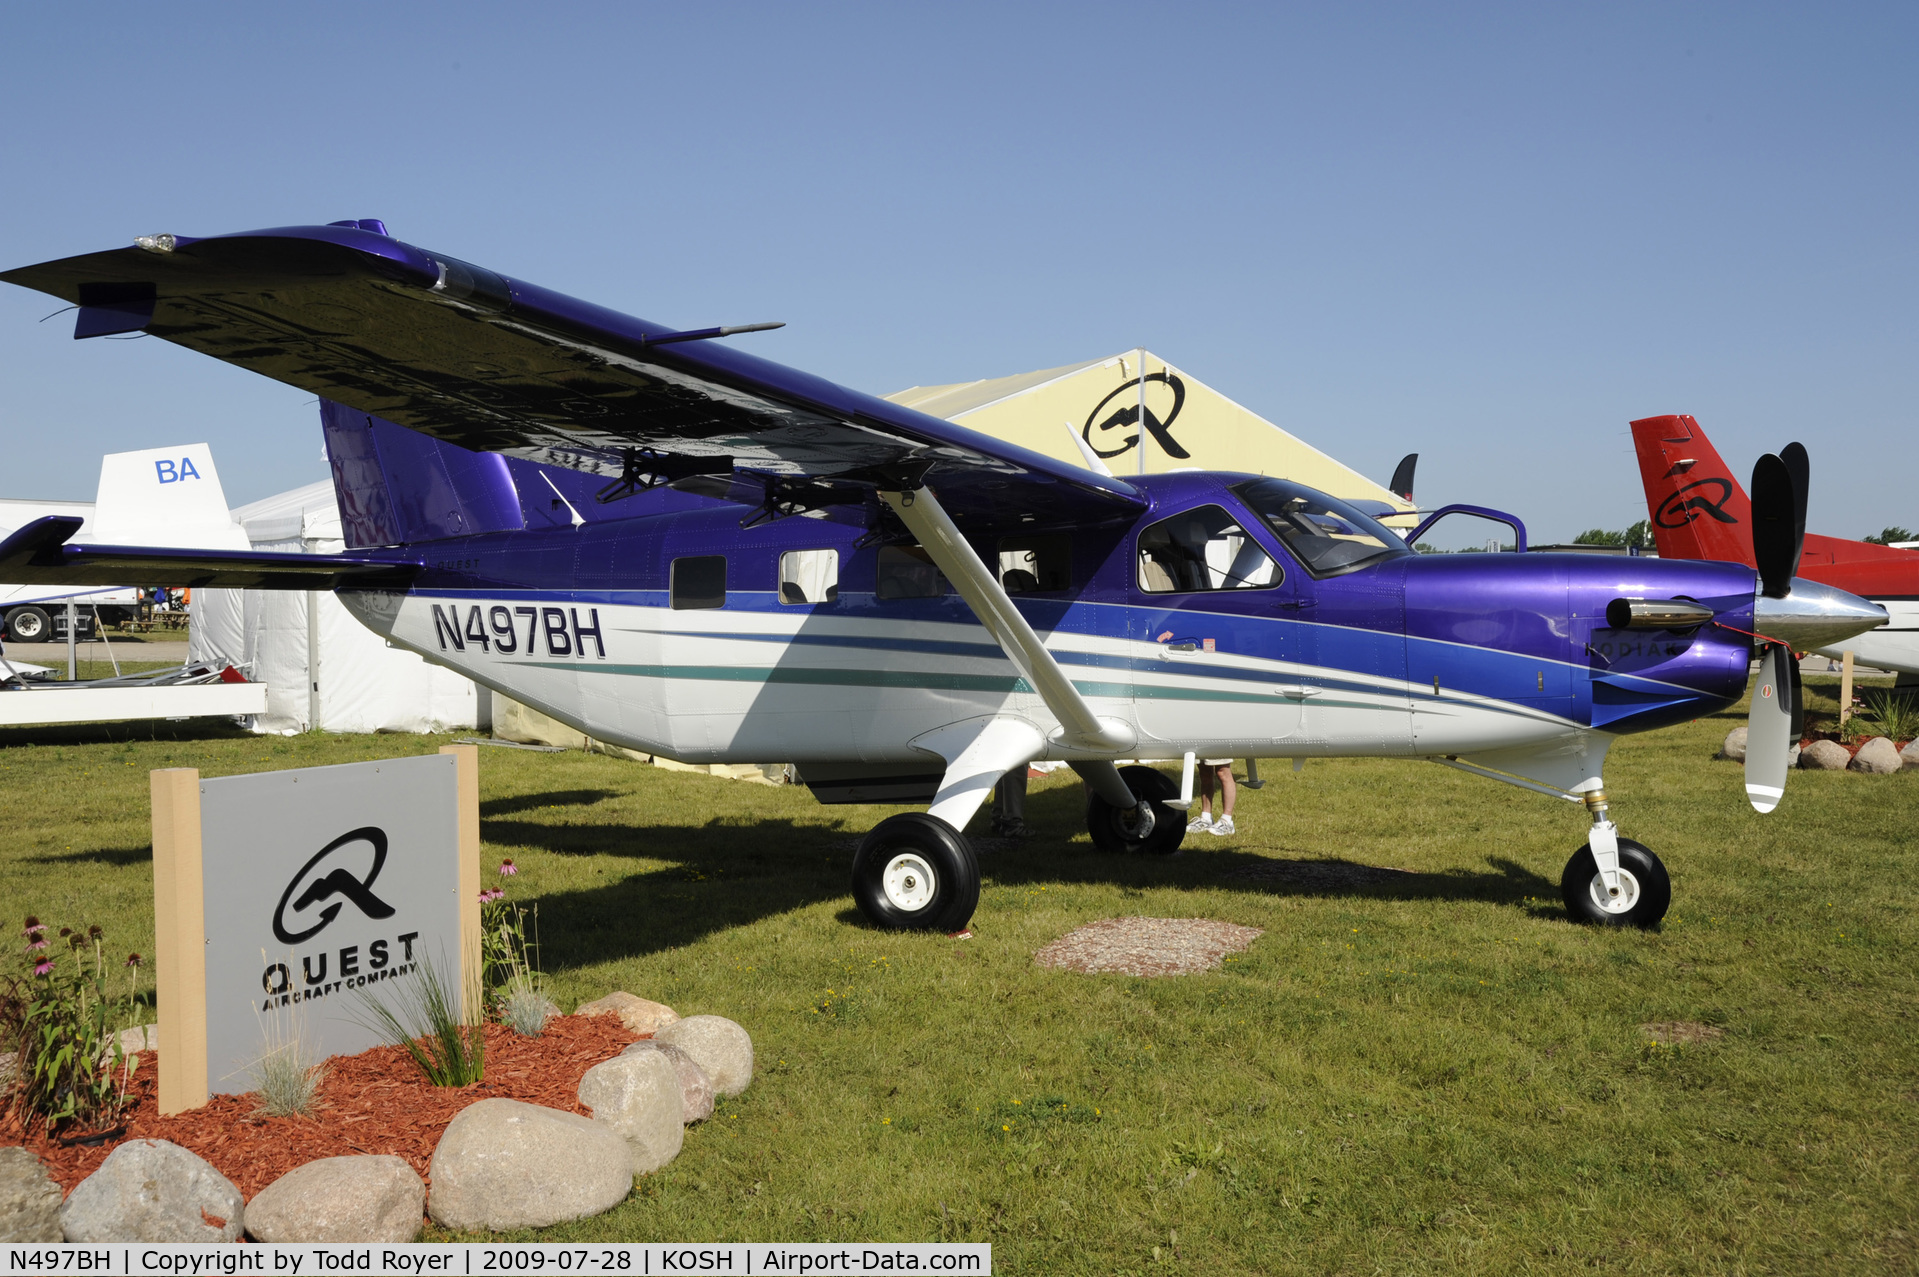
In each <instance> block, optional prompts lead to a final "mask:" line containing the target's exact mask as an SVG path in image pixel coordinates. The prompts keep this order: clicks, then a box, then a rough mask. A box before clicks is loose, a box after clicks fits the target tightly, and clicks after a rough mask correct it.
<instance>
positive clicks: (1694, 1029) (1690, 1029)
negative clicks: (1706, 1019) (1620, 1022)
mask: <svg viewBox="0 0 1919 1277" xmlns="http://www.w3.org/2000/svg"><path fill="white" fill-rule="evenodd" d="M1639 1029H1640V1032H1642V1033H1644V1034H1645V1035H1646V1036H1647V1037H1649V1038H1651V1039H1652V1040H1653V1041H1655V1042H1657V1043H1659V1045H1661V1046H1696V1045H1698V1044H1699V1043H1701V1042H1711V1041H1714V1040H1715V1039H1718V1038H1723V1037H1725V1036H1726V1031H1725V1030H1724V1029H1716V1028H1714V1027H1713V1026H1712V1025H1710V1024H1700V1023H1698V1022H1697V1021H1694V1020H1654V1021H1653V1022H1652V1023H1651V1024H1642V1025H1640V1026H1639Z"/></svg>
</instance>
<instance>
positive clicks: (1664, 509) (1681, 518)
mask: <svg viewBox="0 0 1919 1277" xmlns="http://www.w3.org/2000/svg"><path fill="white" fill-rule="evenodd" d="M1697 488H1713V489H1716V490H1717V491H1718V493H1719V496H1718V498H1717V499H1714V498H1712V497H1709V496H1706V495H1705V494H1704V493H1700V494H1699V495H1697V496H1691V497H1689V496H1687V495H1686V494H1687V493H1688V492H1692V491H1693V490H1694V489H1697ZM1730 500H1732V484H1731V482H1730V481H1728V480H1725V479H1701V480H1699V481H1698V482H1697V483H1689V484H1687V485H1686V486H1685V487H1683V488H1681V489H1679V491H1677V492H1675V493H1673V494H1672V495H1671V496H1669V497H1667V498H1666V499H1665V501H1663V502H1661V503H1660V506H1659V509H1658V510H1657V511H1656V512H1655V513H1654V514H1653V516H1652V521H1653V522H1654V523H1656V524H1658V525H1659V526H1660V527H1662V528H1683V527H1685V526H1686V525H1687V524H1688V523H1691V522H1692V521H1693V520H1694V519H1697V518H1698V517H1699V516H1700V515H1701V514H1702V513H1703V514H1708V515H1711V516H1712V517H1713V518H1715V519H1717V520H1719V522H1721V523H1737V522H1739V520H1737V519H1735V518H1733V517H1732V516H1731V515H1730V514H1727V513H1726V511H1725V509H1724V506H1725V504H1726V502H1728V501H1730Z"/></svg>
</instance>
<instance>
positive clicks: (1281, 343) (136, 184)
mask: <svg viewBox="0 0 1919 1277" xmlns="http://www.w3.org/2000/svg"><path fill="white" fill-rule="evenodd" d="M1915 54H1919V9H1916V8H1914V7H1913V6H1910V5H1892V4H1886V5H1851V6H1848V5H1825V6H1805V5H1801V6H1790V7H1788V6H1768V5H1758V4H1740V5H1731V4H1727V5H1685V4H1659V5H1633V4H1611V5H1581V6H1575V5H1553V4H1547V5H1539V4H1532V5H1515V6H1510V7H1504V6H1492V5H1480V6H1441V5H1432V4H1426V5H1339V6H1334V5H1323V6H1311V7H1302V6H1282V5H1242V6H1216V5H1178V6H1172V5H1166V6H1157V5H1129V4H1124V3H1108V4H1100V5H1083V6H1082V5H1047V4H1020V5H965V4H946V5H903V4H875V5H809V4H763V5H762V4H708V5H672V6H665V5H648V4H608V5H593V4H565V5H547V6H540V7H538V8H535V7H533V6H507V5H486V4H466V5H459V6H454V5H425V4H385V5H371V4H365V5H363V4H355V3H336V4H330V5H326V6H310V5H303V6H281V5H258V4H253V5H244V6H243V5H232V6H223V5H211V4H182V5H175V6H164V7H161V8H155V7H153V6H151V5H86V6H81V5H36V6H17V7H16V8H15V9H14V10H12V11H11V12H10V14H9V18H8V24H7V36H6V39H5V41H4V44H0V112H4V118H5V119H6V120H7V121H8V124H7V127H6V128H5V129H4V130H0V174H4V178H5V181H4V186H3V187H0V190H3V191H4V196H5V197H4V200H0V232H3V233H0V243H3V244H4V245H5V250H4V252H3V253H0V259H4V263H5V264H6V265H9V266H11V265H20V264H25V263H28V262H33V261H40V260H44V259H47V258H53V257H59V256H65V255H68V254H71V253H79V252H87V251H92V250H95V249H100V248H105V247H111V246H115V245H120V244H124V243H126V242H127V241H129V240H130V239H131V238H132V237H133V236H134V235H136V234H142V233H148V232H155V231H163V230H164V231H175V232H179V233H183V234H196V235H204V234H219V233H223V232H228V231H236V230H244V229H249V228H253V227H263V226H277V225H286V224H290V223H304V222H322V221H331V220H334V219H338V218H345V217H382V218H385V219H386V220H387V222H388V224H389V226H390V227H391V228H392V229H393V231H394V233H395V234H397V235H398V236H400V237H401V238H403V239H408V240H411V241H413V242H415V243H419V244H421V245H423V246H427V247H431V248H437V249H440V250H442V251H445V252H447V253H451V254H453V255H456V256H459V257H463V258H466V259H468V260H471V261H476V262H480V263H482V264H484V265H487V266H490V267H492V268H494V269H496V270H499V271H502V272H504V273H506V274H509V275H514V276H518V277H521V278H524V279H528V280H531V281H534V282H537V283H540V284H544V285H546V286H549V287H553V288H558V289H561V290H563V291H566V292H570V293H574V294H576V295H578V296H582V297H586V298H589V299H592V300H594V301H598V302H601V303H604V304H607V305H611V306H614V307H616V308H618V309H622V310H627V311H631V312H634V313H637V314H641V315H644V316H646V317H648V318H652V319H656V320H659V321H662V322H668V323H674V324H682V325H685V326H689V327H692V326H699V325H705V324H713V323H741V322H751V321H756V320H762V319H781V320H785V321H787V323H788V325H789V326H788V327H787V328H786V329H784V330H782V331H780V332H778V333H771V334H763V335H757V336H752V337H748V338H742V339H736V340H739V341H740V342H741V343H742V344H743V345H746V346H747V348H749V349H751V350H753V351H754V352H755V353H759V354H763V355H766V356H768V357H770V358H774V359H778V360H780V361H782V362H786V363H790V364H794V365H797V366H799V367H802V368H806V369H808V370H810V371H813V372H817V373H821V374H823V375H825V376H828V377H832V378H834V379H836V380H839V381H842V382H845V383H846V384H848V385H851V386H855V387H857V388H859V389H862V390H869V391H874V392H877V393H885V392H888V391H892V390H896V389H899V388H901V387H904V386H908V385H912V384H915V383H932V382H945V381H958V380H964V379H970V378H974V377H983V376H997V375H1001V374H1005V373H1010V372H1017V371H1023V370H1026V369H1031V368H1041V367H1048V366H1051V365H1056V364H1063V363H1068V362H1072V361H1076V360H1081V359H1086V358H1091V357H1094V356H1100V355H1107V354H1111V353H1114V352H1116V351H1118V350H1121V349H1124V348H1128V347H1132V346H1135V345H1145V346H1147V347H1149V348H1150V349H1152V350H1154V351H1155V352H1157V353H1159V354H1161V355H1164V356H1165V357H1166V358H1168V359H1170V360H1172V361H1173V362H1174V363H1176V364H1178V365H1180V366H1181V367H1182V368H1185V369H1187V370H1189V371H1191V372H1192V373H1193V374H1194V375H1196V376H1199V377H1200V378H1202V379H1203V380H1206V381H1208V382H1210V383H1211V384H1212V385H1214V386H1216V387H1217V388H1218V389H1220V390H1221V391H1223V392H1225V393H1226V394H1228V395H1230V396H1232V397H1233V398H1235V399H1238V400H1239V401H1240V402H1242V403H1244V404H1246V405H1248V406H1249V407H1251V408H1253V409H1255V410H1256V411H1258V412H1260V413H1262V414H1263V415H1265V416H1267V417H1269V418H1270V419H1272V420H1273V421H1275V422H1277V423H1278V424H1280V425H1281V426H1284V427H1285V428H1286V429H1288V430H1291V431H1293V432H1294V433H1296V434H1299V435H1300V436H1302V437H1304V438H1305V439H1307V440H1309V441H1311V442H1313V443H1315V444H1317V445H1318V446H1320V447H1322V448H1325V449H1326V450H1328V451H1330V452H1332V453H1333V454H1334V455H1336V456H1338V457H1340V458H1341V459H1342V460H1344V461H1346V462H1348V463H1349V464H1351V465H1354V466H1355V467H1357V468H1359V469H1361V470H1363V471H1365V472H1366V473H1368V474H1371V475H1373V476H1374V477H1376V478H1378V479H1381V480H1384V479H1385V478H1386V476H1387V475H1388V474H1389V473H1390V471H1391V469H1392V466H1393V463H1394V461H1396V460H1397V459H1398V457H1399V456H1400V455H1401V454H1402V453H1405V452H1409V451H1418V452H1420V453H1422V454H1423V460H1422V462H1421V470H1420V496H1421V498H1422V499H1423V500H1425V501H1428V502H1434V501H1439V500H1452V501H1471V502H1477V503H1481V504H1488V505H1494V506H1500V507H1504V508H1507V509H1509V510H1511V511H1513V512H1514V513H1516V514H1518V515H1520V516H1521V517H1522V518H1524V519H1525V520H1526V521H1527V522H1528V523H1529V524H1530V525H1531V530H1532V533H1533V536H1534V538H1535V539H1536V540H1553V539H1563V538H1569V537H1570V536H1572V535H1573V534H1574V533H1576V532H1578V531H1579V530H1581V529H1582V528H1586V527H1590V526H1593V525H1595V524H1600V525H1605V526H1608V527H1623V526H1624V525H1626V524H1627V523H1630V522H1632V521H1633V520H1635V519H1638V518H1642V517H1644V506H1643V502H1642V500H1641V496H1640V490H1639V485H1638V479H1637V473H1636V470H1635V467H1634V464H1633V460H1632V448H1631V439H1630V436H1629V434H1628V432H1627V428H1626V422H1627V421H1628V419H1630V418H1632V417H1637V416H1644V415H1650V414H1654V413H1659V412H1691V413H1693V414H1695V415H1697V416H1698V417H1699V419H1700V421H1701V423H1702V424H1703V425H1704V426H1705V428H1706V430H1707V431H1708V432H1709V433H1710V434H1711V435H1712V437H1713V439H1714V441H1715V442H1716V443H1717V444H1718V445H1719V446H1720V449H1721V450H1722V452H1724V453H1725V454H1726V456H1727V458H1728V460H1729V461H1731V462H1732V464H1733V465H1734V466H1735V468H1736V469H1740V470H1742V471H1743V470H1746V469H1749V467H1750V465H1751V462H1752V460H1753V458H1754V457H1756V456H1757V455H1758V454H1759V453H1760V452H1762V451H1766V450H1770V449H1776V448H1778V447H1779V446H1781V445H1783V444H1784V443H1785V442H1786V441H1787V440H1789V439H1793V438H1798V439H1801V440H1803V441H1804V442H1805V443H1806V444H1807V445H1808V446H1809V447H1810V448H1811V450H1812V455H1813V464H1814V484H1813V493H1812V502H1811V506H1812V517H1811V524H1812V526H1813V527H1814V529H1815V530H1820V531H1825V532H1828V533H1833V534H1837V535H1845V536H1859V535H1861V534H1863V533H1866V532H1871V531H1877V530H1878V529H1879V528H1880V527H1882V526H1884V525H1886V524H1888V523H1901V524H1905V525H1906V526H1915V525H1919V482H1915V477H1916V476H1915V472H1916V470H1919V467H1915V464H1914V462H1915V459H1916V458H1919V432H1915V430H1914V419H1915V414H1916V413H1919V396H1916V395H1915V391H1919V359H1915V357H1914V356H1915V351H1914V345H1915V343H1914V337H1915V329H1916V328H1919V324H1916V323H1915V297H1919V289H1916V288H1915V284H1919V245H1915V235H1916V234H1919V207H1916V205H1919V179H1916V176H1915V165H1914V160H1915V153H1914V147H1915V138H1919V127H1916V126H1919V118H1916V117H1919V80H1915V77H1914V75H1913V67H1914V65H1915ZM52 309H54V303H53V302H52V301H51V300H50V299H46V298H43V297H41V296H39V295H38V294H30V293H27V292H25V291H23V290H20V289H16V288H11V287H6V288H0V444H3V445H4V448H5V456H6V458H7V463H6V465H5V468H4V470H0V475H4V478H0V496H10V497H25V496H41V497H67V498H80V499H90V498H91V496H92V491H93V485H94V480H95V476H96V473H97V468H98V457H99V454H100V453H102V452H104V451H111V450H116V449H121V448H133V447H146V446H154V445H159V444H165V443H174V442H186V441H193V440H201V439H204V440H206V441H208V442H210V443H211V444H212V445H213V449H214V455H215V457H216V458H217V459H218V461H219V464H220V468H221V472H222V476H223V478H224V480H225V482H226V486H227V491H228V496H229V497H230V498H231V499H232V500H233V501H234V502H235V503H236V504H237V503H239V502H243V501H247V500H251V499H254V498H257V497H261V496H265V495H268V494H270V493H273V492H276V491H279V490H281V489H284V488H288V487H292V486H294V485H296V484H299V483H304V482H310V481H312V480H314V479H318V478H323V477H324V476H325V470H324V467H323V466H322V464H321V463H320V461H319V448H320V444H319V430H318V425H317V416H316V412H315V410H314V408H313V406H312V400H311V397H310V396H308V395H305V394H303V393H302V392H299V391H296V390H293V389H291V388H289V387H284V386H279V385H277V384H275V383H271V382H268V381H265V380H263V379H261V378H258V377H255V376H253V375H251V374H248V373H243V372H240V371H238V370H235V369H231V368H227V367H225V366H223V365H221V364H218V363H215V362H213V361H211V360H207V359H204V358H202V357H199V356H196V355H193V354H190V353H189V352H186V351H183V350H180V349H178V348H176V347H173V346H169V345H167V344H165V343H162V342H158V341H151V340H141V341H91V342H83V343H76V342H74V341H72V340H71V330H72V326H71V321H70V320H69V319H68V318H67V317H65V316H62V317H61V318H59V319H54V320H49V321H47V322H46V323H44V324H41V323H39V322H37V321H39V320H40V318H41V317H42V316H43V315H45V314H46V313H47V312H48V311H50V310H52Z"/></svg>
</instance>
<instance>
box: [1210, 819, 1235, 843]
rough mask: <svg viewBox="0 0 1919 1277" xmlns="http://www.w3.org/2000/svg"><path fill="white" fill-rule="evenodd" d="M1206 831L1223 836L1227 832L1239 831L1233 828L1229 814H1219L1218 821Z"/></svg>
mask: <svg viewBox="0 0 1919 1277" xmlns="http://www.w3.org/2000/svg"><path fill="white" fill-rule="evenodd" d="M1206 832H1207V833H1209V834H1217V835H1219V836H1220V837H1222V838H1224V837H1225V836H1226V835H1227V834H1232V833H1238V832H1239V831H1238V830H1236V829H1234V828H1233V818H1232V817H1231V816H1221V817H1220V818H1219V823H1218V824H1216V825H1214V826H1213V827H1212V828H1210V829H1208V830H1207V831H1206Z"/></svg>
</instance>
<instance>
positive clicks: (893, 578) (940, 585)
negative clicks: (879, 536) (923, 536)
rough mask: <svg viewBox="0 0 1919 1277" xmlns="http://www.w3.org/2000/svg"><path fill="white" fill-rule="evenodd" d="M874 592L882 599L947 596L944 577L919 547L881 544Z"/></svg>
mask: <svg viewBox="0 0 1919 1277" xmlns="http://www.w3.org/2000/svg"><path fill="white" fill-rule="evenodd" d="M874 593H876V594H878V595H879V597H881V598H882V599H935V598H938V597H939V596H940V595H942V594H944V593H946V577H945V576H944V575H942V574H941V572H940V570H939V569H938V568H936V567H934V566H933V556H931V555H930V554H928V553H927V552H926V551H925V550H922V549H921V548H920V547H919V546H917V545H883V546H881V547H880V554H879V576H878V581H877V582H876V586H875V589H874Z"/></svg>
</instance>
